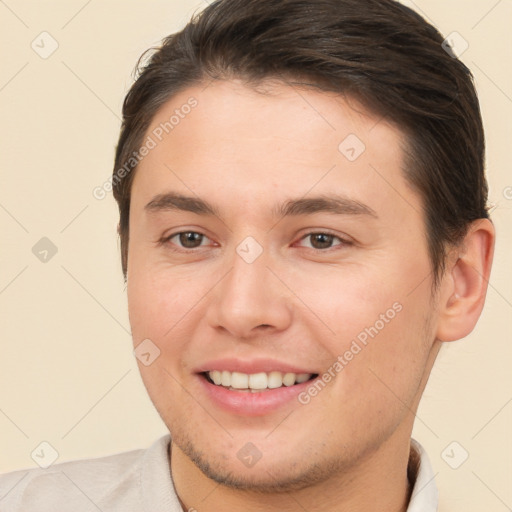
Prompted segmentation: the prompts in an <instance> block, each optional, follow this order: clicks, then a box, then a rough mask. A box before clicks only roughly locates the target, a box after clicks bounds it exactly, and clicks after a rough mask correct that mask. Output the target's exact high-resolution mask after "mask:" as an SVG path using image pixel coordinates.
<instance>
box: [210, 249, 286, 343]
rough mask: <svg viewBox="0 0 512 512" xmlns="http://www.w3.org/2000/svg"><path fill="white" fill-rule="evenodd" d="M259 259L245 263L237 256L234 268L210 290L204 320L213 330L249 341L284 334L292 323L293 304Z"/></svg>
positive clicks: (266, 263)
mask: <svg viewBox="0 0 512 512" xmlns="http://www.w3.org/2000/svg"><path fill="white" fill-rule="evenodd" d="M268 263H269V262H268V260H267V258H265V257H263V256H261V257H260V258H258V259H257V260H256V261H254V262H252V263H247V262H246V261H244V260H243V259H242V258H240V257H239V256H238V255H235V257H234V258H233V266H232V267H231V270H230V271H229V272H228V274H227V275H226V276H225V277H224V279H222V280H221V282H220V283H219V284H218V285H217V286H216V287H215V288H214V290H212V292H213V293H212V296H211V298H210V303H209V308H208V312H207V320H208V323H209V325H210V326H211V327H213V328H214V329H216V330H222V331H227V332H229V333H230V334H231V335H232V336H234V337H236V338H239V339H242V338H243V339H249V338H253V337H256V336H258V335H261V334H262V333H265V334H271V333H273V332H279V331H283V330H285V329H286V328H287V327H288V326H289V325H290V323H291V320H292V304H291V301H290V297H289V293H288V290H287V289H286V287H285V286H284V285H283V283H282V282H280V280H279V279H278V278H277V277H276V273H275V271H271V270H270V268H269V267H268V266H267V265H268Z"/></svg>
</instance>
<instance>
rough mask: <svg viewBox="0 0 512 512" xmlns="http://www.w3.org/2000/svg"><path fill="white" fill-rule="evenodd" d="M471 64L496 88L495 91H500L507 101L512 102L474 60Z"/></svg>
mask: <svg viewBox="0 0 512 512" xmlns="http://www.w3.org/2000/svg"><path fill="white" fill-rule="evenodd" d="M471 62H472V63H473V65H474V66H475V67H476V68H478V69H479V70H480V72H481V73H482V74H483V75H484V76H485V77H486V78H487V80H489V82H491V84H493V85H494V87H496V89H498V91H500V92H501V94H503V96H505V98H507V100H508V101H510V102H512V98H511V97H510V96H509V95H508V94H507V93H506V92H505V91H504V90H503V89H502V88H501V87H500V86H499V85H498V84H497V83H496V82H495V81H494V80H493V79H492V78H491V77H490V76H489V75H488V74H487V73H486V72H485V71H484V70H483V69H482V68H481V67H480V66H479V65H478V64H477V63H476V62H475V61H474V60H473V61H471Z"/></svg>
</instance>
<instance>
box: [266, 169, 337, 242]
mask: <svg viewBox="0 0 512 512" xmlns="http://www.w3.org/2000/svg"><path fill="white" fill-rule="evenodd" d="M335 167H336V164H334V165H333V166H332V167H331V168H330V169H329V170H328V171H327V172H325V174H324V175H323V176H321V177H320V178H319V179H318V180H317V181H316V182H315V183H314V184H313V185H312V186H311V187H310V188H309V190H307V191H306V192H305V193H304V194H303V195H302V196H301V197H300V198H299V199H304V198H305V197H306V196H307V195H308V194H309V193H310V192H311V191H312V190H313V189H314V188H315V187H316V186H317V185H318V184H319V183H320V182H321V181H322V180H323V179H324V178H325V177H326V176H327V175H328V174H329V173H330V172H331V171H332V170H333V169H334V168H335ZM283 219H284V215H283V216H281V217H280V218H279V220H277V221H276V222H275V224H273V225H272V226H271V228H270V229H269V230H268V231H267V233H270V232H271V231H272V230H273V229H274V228H275V227H276V226H277V225H278V224H279V223H280V222H281V221H282V220H283Z"/></svg>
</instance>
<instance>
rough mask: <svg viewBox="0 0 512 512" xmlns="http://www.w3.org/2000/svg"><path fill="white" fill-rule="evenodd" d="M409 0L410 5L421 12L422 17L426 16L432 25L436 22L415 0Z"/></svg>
mask: <svg viewBox="0 0 512 512" xmlns="http://www.w3.org/2000/svg"><path fill="white" fill-rule="evenodd" d="M409 2H410V3H411V4H412V5H414V8H415V9H416V10H417V11H419V12H421V14H422V15H423V17H424V18H427V20H429V21H430V23H431V24H432V25H434V26H435V25H437V23H436V22H435V21H434V20H433V19H432V18H431V17H430V16H428V15H427V13H426V12H425V11H424V10H423V9H422V8H421V7H420V6H419V5H418V4H417V3H416V2H414V1H413V0H409Z"/></svg>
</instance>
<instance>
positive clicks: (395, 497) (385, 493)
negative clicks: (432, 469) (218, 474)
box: [171, 432, 417, 512]
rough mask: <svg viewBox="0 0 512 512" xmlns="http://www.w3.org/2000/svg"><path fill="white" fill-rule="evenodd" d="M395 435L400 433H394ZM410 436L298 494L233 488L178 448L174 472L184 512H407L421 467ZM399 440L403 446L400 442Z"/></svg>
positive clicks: (174, 453)
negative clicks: (413, 476) (417, 466)
mask: <svg viewBox="0 0 512 512" xmlns="http://www.w3.org/2000/svg"><path fill="white" fill-rule="evenodd" d="M395 434H396V433H395ZM409 436H410V432H409V433H408V437H407V438H404V437H403V436H401V437H400V438H399V439H393V438H390V439H388V441H386V442H385V443H384V444H382V445H381V446H380V447H379V448H378V449H377V450H375V451H374V452H373V453H371V454H370V455H368V456H366V457H364V458H363V459H362V460H361V461H359V463H358V464H357V466H356V467H353V468H351V469H350V470H347V471H346V472H343V473H337V474H334V475H333V476H332V477H331V478H329V479H328V480H326V481H323V482H321V483H319V484H316V485H314V486H311V487H306V488H303V489H300V490H297V491H294V492H283V493H262V492H257V491H247V490H239V489H232V488H230V487H226V486H224V485H221V484H218V483H216V482H214V481H213V480H211V479H209V478H208V477H206V476H205V475H204V474H203V473H202V472H201V471H200V470H199V469H198V468H197V466H196V465H195V464H194V463H193V462H192V461H191V460H190V459H189V458H188V457H187V456H186V455H185V454H184V453H183V452H182V451H181V450H180V449H179V448H178V447H177V446H176V445H174V444H173V445H172V450H171V472H172V477H173V481H174V485H175V488H176V491H177V494H178V496H179V499H180V502H181V505H182V507H183V510H186V511H187V510H194V509H198V510H201V511H204V512H214V511H219V510H229V509H231V508H233V509H234V510H244V511H246V512H256V511H258V512H261V510H263V509H264V510H265V511H270V512H272V511H276V512H277V511H279V512H303V511H304V510H315V511H317V512H327V511H332V510H336V511H338V512H349V511H350V512H367V511H368V510H379V511H381V512H406V510H407V505H408V503H409V499H410V494H411V490H412V485H410V483H409V480H408V473H409V477H410V476H411V474H414V468H413V466H414V465H415V464H417V461H415V459H414V457H413V456H412V453H413V452H411V457H410V453H409V449H410V443H409ZM398 441H399V442H398Z"/></svg>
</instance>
